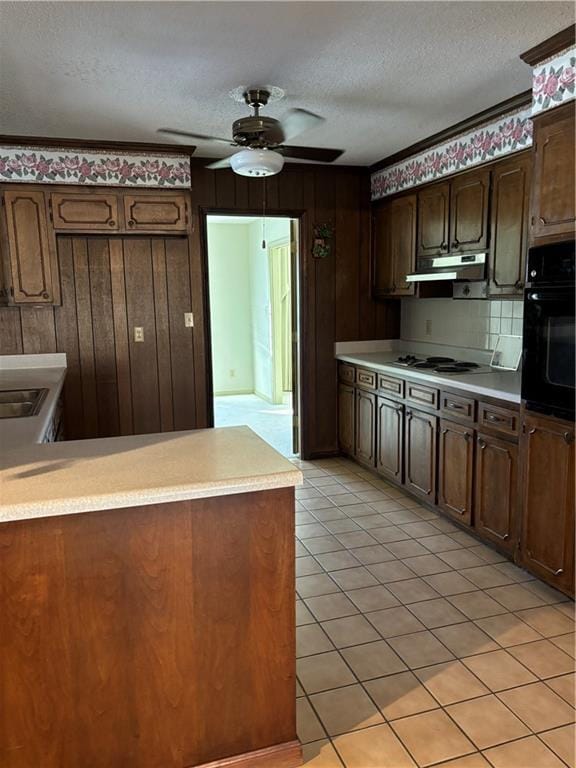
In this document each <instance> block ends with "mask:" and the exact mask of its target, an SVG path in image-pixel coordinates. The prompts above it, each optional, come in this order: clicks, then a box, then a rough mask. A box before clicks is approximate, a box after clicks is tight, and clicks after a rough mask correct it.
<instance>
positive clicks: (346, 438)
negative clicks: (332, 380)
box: [338, 384, 354, 456]
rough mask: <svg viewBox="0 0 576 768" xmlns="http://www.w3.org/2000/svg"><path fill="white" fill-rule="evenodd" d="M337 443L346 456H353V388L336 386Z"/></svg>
mask: <svg viewBox="0 0 576 768" xmlns="http://www.w3.org/2000/svg"><path fill="white" fill-rule="evenodd" d="M338 442H339V444H340V450H341V451H342V453H344V454H346V456H354V387H349V386H348V385H347V384H339V385H338Z"/></svg>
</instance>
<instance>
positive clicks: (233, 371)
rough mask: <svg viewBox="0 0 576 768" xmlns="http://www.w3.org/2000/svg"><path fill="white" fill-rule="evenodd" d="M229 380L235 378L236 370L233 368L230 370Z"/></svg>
mask: <svg viewBox="0 0 576 768" xmlns="http://www.w3.org/2000/svg"><path fill="white" fill-rule="evenodd" d="M230 378H231V379H234V378H236V369H235V368H230Z"/></svg>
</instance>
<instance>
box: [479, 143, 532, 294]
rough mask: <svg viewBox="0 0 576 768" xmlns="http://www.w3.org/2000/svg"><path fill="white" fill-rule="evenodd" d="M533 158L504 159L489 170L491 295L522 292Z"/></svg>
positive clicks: (525, 155)
mask: <svg viewBox="0 0 576 768" xmlns="http://www.w3.org/2000/svg"><path fill="white" fill-rule="evenodd" d="M531 175H532V158H531V156H530V155H527V154H523V155H520V156H518V157H512V158H511V159H510V160H504V161H503V162H501V163H498V164H497V165H495V166H494V169H493V171H492V215H491V238H492V243H491V249H490V251H491V253H490V283H489V291H490V294H491V295H492V296H497V295H511V296H513V295H515V294H521V293H522V289H523V287H524V280H525V274H524V273H525V269H526V251H527V248H528V210H529V201H530V177H531Z"/></svg>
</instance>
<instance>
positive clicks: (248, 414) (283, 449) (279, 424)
mask: <svg viewBox="0 0 576 768" xmlns="http://www.w3.org/2000/svg"><path fill="white" fill-rule="evenodd" d="M214 425H215V426H216V427H238V426H244V425H246V426H248V427H250V428H251V429H253V430H254V432H256V434H257V435H260V437H261V438H262V439H263V440H266V442H267V443H269V444H270V445H271V446H272V447H273V448H275V449H276V450H277V451H278V452H279V453H281V454H282V455H283V456H287V457H291V456H294V451H293V450H292V393H291V392H287V393H286V394H285V397H284V403H283V404H281V405H273V404H272V403H269V402H268V401H267V400H264V399H263V398H261V397H258V395H220V396H218V397H215V398H214Z"/></svg>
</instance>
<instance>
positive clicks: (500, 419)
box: [478, 403, 520, 436]
mask: <svg viewBox="0 0 576 768" xmlns="http://www.w3.org/2000/svg"><path fill="white" fill-rule="evenodd" d="M519 419H520V414H519V413H518V412H517V411H512V410H508V408H500V407H499V406H497V405H489V404H488V403H480V404H479V406H478V425H479V427H480V428H481V429H491V430H495V431H496V432H502V433H504V434H507V435H514V436H516V435H518V423H519Z"/></svg>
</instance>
